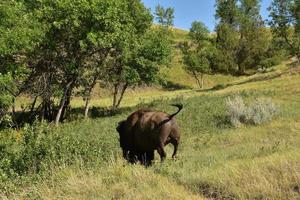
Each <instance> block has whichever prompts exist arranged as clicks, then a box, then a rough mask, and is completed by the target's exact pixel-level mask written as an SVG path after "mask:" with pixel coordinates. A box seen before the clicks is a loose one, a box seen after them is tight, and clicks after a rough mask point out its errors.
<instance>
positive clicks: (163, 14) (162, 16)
mask: <svg viewBox="0 0 300 200" xmlns="http://www.w3.org/2000/svg"><path fill="white" fill-rule="evenodd" d="M155 16H156V20H157V22H158V23H159V24H160V25H163V26H173V24H174V18H175V17H174V8H164V7H162V6H160V5H157V6H156V8H155Z"/></svg>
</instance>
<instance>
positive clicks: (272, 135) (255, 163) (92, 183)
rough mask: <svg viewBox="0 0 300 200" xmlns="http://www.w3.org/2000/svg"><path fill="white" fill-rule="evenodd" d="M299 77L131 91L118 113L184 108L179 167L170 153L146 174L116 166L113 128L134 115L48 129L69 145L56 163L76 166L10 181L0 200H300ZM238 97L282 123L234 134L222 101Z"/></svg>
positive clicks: (282, 74) (293, 72)
mask: <svg viewBox="0 0 300 200" xmlns="http://www.w3.org/2000/svg"><path fill="white" fill-rule="evenodd" d="M299 71H300V70H299V67H295V68H288V67H286V66H285V65H283V66H279V67H278V68H275V69H274V71H272V72H269V73H265V74H256V75H254V76H250V77H243V78H241V79H239V80H236V79H235V78H233V80H231V78H229V79H230V80H227V81H228V85H226V86H225V88H224V89H220V90H201V91H199V90H188V89H186V90H179V91H167V92H166V91H160V92H157V91H154V90H149V91H146V92H143V93H142V92H140V91H139V92H138V93H137V94H135V93H134V91H131V92H129V93H128V94H127V96H125V99H124V104H122V106H132V105H134V104H138V103H140V102H141V101H142V102H144V103H148V102H151V100H153V99H156V98H157V99H158V100H156V101H155V102H153V103H151V105H150V106H152V107H154V108H155V109H157V110H163V111H166V112H168V113H171V112H172V111H174V108H172V107H170V106H169V104H170V102H173V101H182V102H183V103H184V110H183V111H182V112H181V113H180V114H179V115H178V117H177V121H178V123H179V126H180V129H181V132H182V141H181V144H180V148H179V158H178V159H177V160H176V161H173V160H171V159H170V155H171V152H172V148H171V147H169V146H168V147H167V154H168V159H167V160H166V162H164V163H163V164H160V163H159V159H158V155H156V160H155V163H154V165H153V166H152V167H149V168H147V169H145V168H143V167H141V166H139V165H128V164H127V163H125V162H124V161H123V160H122V159H121V152H120V148H119V146H118V135H117V133H116V131H115V126H116V124H117V122H118V121H119V120H121V119H124V118H125V117H126V116H127V115H128V114H129V113H130V112H131V111H132V110H134V108H132V109H129V110H126V111H124V112H122V113H121V114H118V115H115V116H111V117H102V118H99V119H94V120H88V121H75V122H71V123H66V124H64V125H62V126H61V127H59V128H50V129H51V130H52V131H51V132H50V133H51V134H54V133H55V134H57V135H61V136H63V137H62V138H66V140H65V141H64V140H63V142H64V143H65V145H64V146H63V147H61V151H62V154H61V155H62V156H66V157H70V156H71V157H72V159H74V160H76V162H75V161H74V162H71V163H69V162H66V161H64V162H61V163H60V164H59V165H54V166H52V165H49V166H50V167H49V168H46V169H45V171H43V172H41V173H40V174H39V175H35V174H27V175H26V176H25V177H29V178H28V179H25V181H24V180H23V178H16V179H15V180H9V179H8V180H6V182H3V184H4V185H5V187H2V188H4V189H3V191H1V192H0V197H2V198H3V199H5V198H7V199H205V198H207V199H299V198H300V191H299V187H300V153H299V152H300V134H299V133H300V121H299V119H300V89H299V87H298V86H299V85H300V74H299ZM216 79H217V80H220V79H223V78H221V77H218V78H216ZM154 93H155V95H153V94H154ZM237 93H238V94H240V95H241V96H242V97H243V98H244V99H246V101H249V102H251V101H253V100H254V99H255V98H256V97H268V98H271V99H272V100H273V101H274V102H275V103H276V104H277V105H278V106H279V107H280V115H279V116H278V117H276V118H275V119H274V120H272V121H271V122H267V123H263V124H262V125H259V126H250V125H244V126H242V127H240V128H233V127H232V126H231V125H230V124H229V122H228V119H227V117H226V106H225V99H226V98H227V97H229V96H233V95H235V94H237ZM133 94H135V95H133ZM156 95H157V96H156ZM162 95H163V97H164V99H161V97H162ZM133 96H135V97H133ZM176 97H177V98H176ZM141 98H142V99H141ZM173 98H176V99H173ZM159 99H160V100H159ZM78 101H79V100H78ZM105 101H106V100H99V102H101V103H99V105H100V106H103V105H106V104H108V103H105ZM107 102H108V100H107ZM73 103H74V102H73ZM74 106H78V107H80V106H81V104H80V103H78V104H77V105H76V104H75V105H74ZM3 134H4V133H2V134H1V135H3ZM6 134H7V135H8V136H7V137H9V138H11V137H16V138H19V137H21V136H20V135H22V134H23V133H22V132H21V133H20V132H9V133H6ZM7 137H4V136H3V137H2V139H0V141H2V143H3V140H4V139H5V138H7ZM76 148H79V149H76ZM73 151H74V152H75V153H74V154H73V153H72V152H73ZM87 151H92V152H96V153H91V152H87ZM89 156H90V157H89ZM37 177H38V178H37ZM9 185H11V187H12V189H9V188H10V187H9ZM14 187H15V188H14ZM5 188H6V189H5Z"/></svg>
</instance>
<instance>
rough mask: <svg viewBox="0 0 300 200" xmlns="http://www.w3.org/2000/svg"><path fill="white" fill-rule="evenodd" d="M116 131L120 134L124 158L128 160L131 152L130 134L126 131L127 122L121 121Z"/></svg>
mask: <svg viewBox="0 0 300 200" xmlns="http://www.w3.org/2000/svg"><path fill="white" fill-rule="evenodd" d="M116 130H117V131H118V133H119V141H120V147H121V148H122V150H123V157H124V158H126V157H127V155H128V152H129V150H130V149H129V146H130V144H129V135H128V134H129V133H127V131H126V120H123V121H120V122H119V123H118V126H117V128H116Z"/></svg>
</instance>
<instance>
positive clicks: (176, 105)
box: [169, 103, 183, 120]
mask: <svg viewBox="0 0 300 200" xmlns="http://www.w3.org/2000/svg"><path fill="white" fill-rule="evenodd" d="M171 106H175V107H177V108H178V110H177V112H176V113H174V114H172V115H170V117H169V119H170V120H171V119H172V118H173V117H174V116H175V115H177V114H178V113H179V112H180V111H181V110H182V108H183V105H182V104H181V103H180V104H171Z"/></svg>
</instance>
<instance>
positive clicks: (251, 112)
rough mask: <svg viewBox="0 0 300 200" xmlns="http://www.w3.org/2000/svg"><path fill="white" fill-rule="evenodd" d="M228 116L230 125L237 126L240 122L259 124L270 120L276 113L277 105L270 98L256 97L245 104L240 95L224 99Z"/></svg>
mask: <svg viewBox="0 0 300 200" xmlns="http://www.w3.org/2000/svg"><path fill="white" fill-rule="evenodd" d="M226 106H227V111H228V117H229V120H230V122H231V125H232V126H234V127H239V126H241V124H252V125H259V124H262V123H264V122H268V121H271V120H272V118H273V117H274V116H275V115H276V114H277V113H278V107H277V106H276V105H275V104H274V103H273V102H272V100H271V99H265V98H257V99H255V101H254V102H252V103H251V104H248V105H247V104H245V103H244V100H243V98H242V97H241V96H238V95H237V96H234V97H233V98H230V97H229V98H227V99H226Z"/></svg>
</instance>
